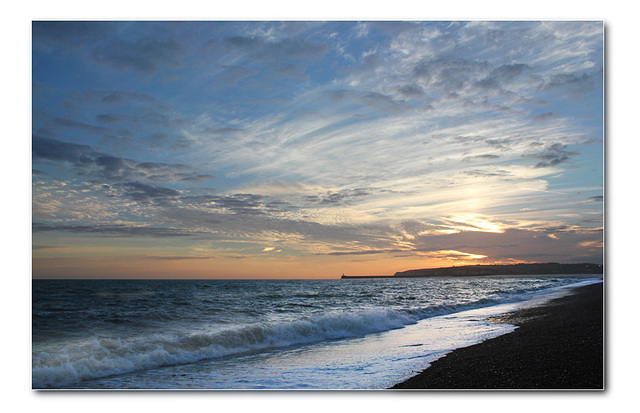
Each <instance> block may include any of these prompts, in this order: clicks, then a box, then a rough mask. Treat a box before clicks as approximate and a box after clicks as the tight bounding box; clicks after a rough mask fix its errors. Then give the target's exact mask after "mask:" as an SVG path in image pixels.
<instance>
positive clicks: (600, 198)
mask: <svg viewBox="0 0 640 413" xmlns="http://www.w3.org/2000/svg"><path fill="white" fill-rule="evenodd" d="M589 199H590V200H592V201H594V202H603V201H604V196H602V195H596V196H592V197H590V198H589Z"/></svg>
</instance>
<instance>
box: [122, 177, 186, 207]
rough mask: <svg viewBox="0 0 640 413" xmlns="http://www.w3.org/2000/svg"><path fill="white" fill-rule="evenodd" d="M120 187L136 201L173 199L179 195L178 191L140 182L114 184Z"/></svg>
mask: <svg viewBox="0 0 640 413" xmlns="http://www.w3.org/2000/svg"><path fill="white" fill-rule="evenodd" d="M114 186H115V187H117V188H122V189H123V190H124V194H125V195H126V196H128V197H130V198H132V199H133V200H135V201H138V202H149V201H154V202H162V201H165V200H168V199H175V198H177V197H179V196H180V194H181V193H180V191H176V190H174V189H171V188H166V187H163V186H156V185H147V184H143V183H141V182H127V183H123V184H116V185H114Z"/></svg>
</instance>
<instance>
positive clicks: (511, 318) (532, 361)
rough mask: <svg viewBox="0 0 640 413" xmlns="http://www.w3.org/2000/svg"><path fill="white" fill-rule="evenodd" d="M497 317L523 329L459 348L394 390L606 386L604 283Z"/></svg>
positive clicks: (592, 388) (590, 388) (590, 387)
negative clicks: (541, 304)
mask: <svg viewBox="0 0 640 413" xmlns="http://www.w3.org/2000/svg"><path fill="white" fill-rule="evenodd" d="M492 321H494V322H505V323H509V324H514V325H517V326H519V327H518V328H517V329H516V330H515V331H514V332H512V333H509V334H505V335H503V336H499V337H496V338H494V339H491V340H487V341H485V342H483V343H479V344H476V345H473V346H470V347H465V348H461V349H457V350H455V351H453V352H451V353H450V354H448V355H446V356H445V357H443V358H441V359H439V360H436V361H435V362H433V363H432V365H431V366H430V367H429V368H427V369H426V370H424V371H423V372H421V373H420V374H418V375H417V376H414V377H412V378H410V379H408V380H406V381H405V382H402V383H399V384H396V385H395V386H393V387H392V389H467V390H475V389H516V390H517V389H520V390H525V389H539V390H551V389H576V390H578V389H579V390H602V389H604V366H603V364H604V358H603V356H604V353H603V344H604V339H603V337H604V335H603V284H602V283H599V284H592V285H588V286H584V287H579V288H576V289H573V290H572V292H571V294H570V295H567V296H565V297H562V298H559V299H556V300H552V301H550V302H549V303H547V304H546V305H544V306H541V307H534V308H529V309H523V310H519V311H515V312H513V313H509V314H505V315H504V316H502V317H499V318H497V319H493V320H492Z"/></svg>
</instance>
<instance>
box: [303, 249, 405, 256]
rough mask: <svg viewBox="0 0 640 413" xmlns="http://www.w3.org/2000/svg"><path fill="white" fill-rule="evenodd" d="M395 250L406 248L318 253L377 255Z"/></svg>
mask: <svg viewBox="0 0 640 413" xmlns="http://www.w3.org/2000/svg"><path fill="white" fill-rule="evenodd" d="M395 252H405V250H399V249H389V250H366V251H335V252H328V253H318V254H316V255H375V254H386V253H395Z"/></svg>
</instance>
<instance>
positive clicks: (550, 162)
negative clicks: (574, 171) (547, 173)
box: [522, 143, 578, 168]
mask: <svg viewBox="0 0 640 413" xmlns="http://www.w3.org/2000/svg"><path fill="white" fill-rule="evenodd" d="M566 149H567V145H564V144H561V143H554V144H552V145H549V146H547V147H546V148H544V149H543V150H542V151H540V152H537V153H533V154H526V155H522V156H523V157H525V158H534V159H542V161H541V162H538V163H537V164H536V165H535V168H546V167H550V166H556V165H559V164H561V163H564V162H567V161H569V159H570V158H571V157H572V156H574V155H577V154H578V153H577V152H573V151H568V150H566Z"/></svg>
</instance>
